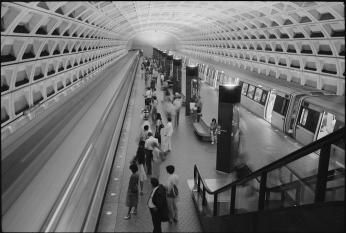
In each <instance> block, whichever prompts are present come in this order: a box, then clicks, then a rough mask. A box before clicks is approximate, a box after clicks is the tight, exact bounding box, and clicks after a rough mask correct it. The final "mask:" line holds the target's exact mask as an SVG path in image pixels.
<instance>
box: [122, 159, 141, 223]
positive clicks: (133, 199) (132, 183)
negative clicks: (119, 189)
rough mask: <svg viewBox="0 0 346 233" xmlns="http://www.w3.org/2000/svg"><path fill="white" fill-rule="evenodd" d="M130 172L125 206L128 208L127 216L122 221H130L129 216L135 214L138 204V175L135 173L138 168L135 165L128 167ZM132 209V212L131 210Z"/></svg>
mask: <svg viewBox="0 0 346 233" xmlns="http://www.w3.org/2000/svg"><path fill="white" fill-rule="evenodd" d="M130 170H131V172H132V175H131V177H130V180H129V187H128V189H127V195H126V206H127V207H129V210H128V212H127V215H126V216H125V217H124V219H130V218H131V214H137V204H138V181H139V175H138V173H137V171H138V167H137V165H136V164H131V165H130ZM132 208H133V211H131V209H132Z"/></svg>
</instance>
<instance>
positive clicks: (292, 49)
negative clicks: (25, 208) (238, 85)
mask: <svg viewBox="0 0 346 233" xmlns="http://www.w3.org/2000/svg"><path fill="white" fill-rule="evenodd" d="M150 30H154V31H155V30H157V31H162V32H165V33H168V34H171V35H174V36H175V37H176V38H177V39H178V41H179V45H180V46H179V47H178V48H177V49H178V50H179V52H182V53H184V54H188V55H190V56H195V57H197V58H203V59H213V60H216V61H219V62H223V63H228V64H234V65H237V66H239V67H242V68H244V69H249V70H251V71H255V72H261V73H264V74H266V75H271V76H274V77H276V78H282V79H285V80H286V81H289V82H297V83H300V84H301V85H308V86H313V87H317V88H319V89H324V90H328V91H331V92H333V93H337V94H341V95H343V94H344V92H345V87H344V86H345V15H344V3H343V2H342V1H339V2H312V1H309V2H288V1H282V2H278V1H263V2H260V1H251V2H250V1H248V2H245V1H224V2H221V1H132V2H130V1H100V2H99V1H95V2H94V1H79V2H77V1H48V2H1V90H2V91H1V106H2V107H1V123H2V125H3V124H6V122H9V121H12V120H13V119H14V118H16V117H18V116H19V115H20V113H21V112H22V111H23V109H27V108H29V107H31V106H33V105H35V104H36V103H38V102H39V101H45V100H47V99H48V98H52V97H53V96H54V93H57V92H59V91H61V90H64V88H67V86H68V84H69V83H71V82H75V80H79V78H80V77H84V76H86V75H89V74H91V73H92V72H94V71H95V70H100V69H104V68H105V67H106V65H107V64H110V62H111V61H112V60H114V59H117V58H118V57H119V56H122V55H124V54H125V53H127V43H128V41H129V40H131V38H133V37H134V36H136V34H137V33H140V32H143V31H150ZM62 87H63V88H62ZM61 88H62V89H61ZM50 90H56V91H55V92H51V91H50ZM39 92H40V93H41V94H40V93H39ZM47 93H48V94H47ZM50 93H53V94H50ZM41 99H43V100H41Z"/></svg>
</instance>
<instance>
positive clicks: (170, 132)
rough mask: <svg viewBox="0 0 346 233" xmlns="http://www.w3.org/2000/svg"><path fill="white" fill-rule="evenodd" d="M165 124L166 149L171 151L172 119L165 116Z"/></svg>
mask: <svg viewBox="0 0 346 233" xmlns="http://www.w3.org/2000/svg"><path fill="white" fill-rule="evenodd" d="M167 121H168V123H167V125H166V127H165V128H166V130H165V133H166V136H167V147H168V148H167V149H168V150H167V151H171V150H172V135H173V125H172V119H171V118H170V117H168V118H167Z"/></svg>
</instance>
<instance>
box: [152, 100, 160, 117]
mask: <svg viewBox="0 0 346 233" xmlns="http://www.w3.org/2000/svg"><path fill="white" fill-rule="evenodd" d="M158 105H159V102H158V101H157V98H156V96H153V103H152V110H151V118H152V120H153V122H155V120H156V114H157V106H158Z"/></svg>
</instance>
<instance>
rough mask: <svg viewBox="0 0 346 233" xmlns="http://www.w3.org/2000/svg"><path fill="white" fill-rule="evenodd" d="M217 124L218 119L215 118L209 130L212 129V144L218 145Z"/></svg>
mask: <svg viewBox="0 0 346 233" xmlns="http://www.w3.org/2000/svg"><path fill="white" fill-rule="evenodd" d="M217 126H218V125H217V123H216V119H215V118H213V119H212V120H211V123H210V126H209V129H210V136H211V144H214V143H216V140H217Z"/></svg>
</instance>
